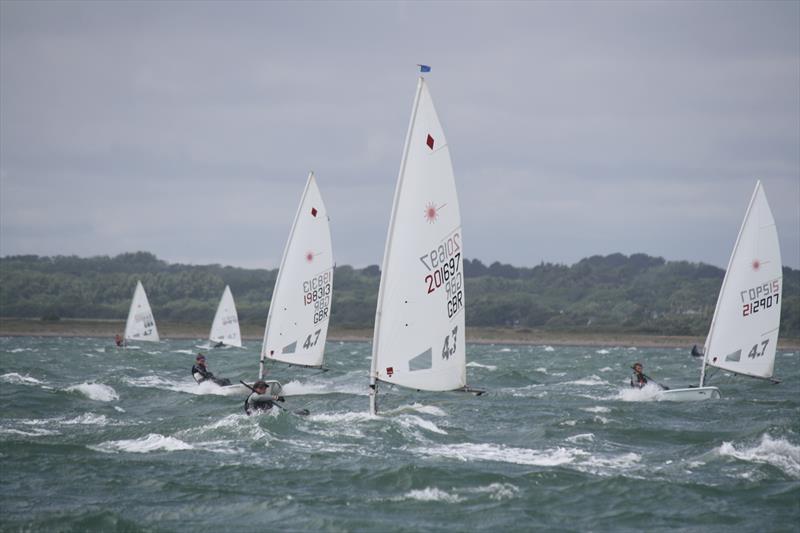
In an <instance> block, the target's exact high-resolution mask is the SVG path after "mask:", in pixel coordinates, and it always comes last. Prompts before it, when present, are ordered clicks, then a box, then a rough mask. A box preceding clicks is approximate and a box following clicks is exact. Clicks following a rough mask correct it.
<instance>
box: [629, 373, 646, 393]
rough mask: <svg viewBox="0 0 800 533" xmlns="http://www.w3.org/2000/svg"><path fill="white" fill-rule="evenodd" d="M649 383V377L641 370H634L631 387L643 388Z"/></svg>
mask: <svg viewBox="0 0 800 533" xmlns="http://www.w3.org/2000/svg"><path fill="white" fill-rule="evenodd" d="M645 385H647V378H646V377H644V374H642V373H641V372H634V373H633V375H632V376H631V387H633V388H639V389H641V388H642V387H644V386H645Z"/></svg>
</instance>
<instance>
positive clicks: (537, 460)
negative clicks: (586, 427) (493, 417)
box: [411, 443, 589, 466]
mask: <svg viewBox="0 0 800 533" xmlns="http://www.w3.org/2000/svg"><path fill="white" fill-rule="evenodd" d="M411 451H412V452H414V453H418V454H420V455H427V456H430V457H447V458H449V459H456V460H459V461H464V462H469V461H495V462H501V463H513V464H519V465H533V466H558V465H563V464H568V463H572V462H574V461H575V460H576V459H577V458H579V457H583V456H587V455H589V454H588V453H587V452H584V451H582V450H577V449H574V448H562V447H558V448H554V449H549V450H531V449H529V448H516V447H513V446H504V445H502V444H473V443H463V444H447V445H439V446H430V447H424V448H417V449H415V450H411Z"/></svg>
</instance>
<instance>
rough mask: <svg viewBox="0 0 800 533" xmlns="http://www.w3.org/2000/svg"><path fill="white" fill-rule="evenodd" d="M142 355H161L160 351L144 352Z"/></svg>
mask: <svg viewBox="0 0 800 533" xmlns="http://www.w3.org/2000/svg"><path fill="white" fill-rule="evenodd" d="M144 353H146V354H148V355H159V354H161V351H160V350H145V351H144Z"/></svg>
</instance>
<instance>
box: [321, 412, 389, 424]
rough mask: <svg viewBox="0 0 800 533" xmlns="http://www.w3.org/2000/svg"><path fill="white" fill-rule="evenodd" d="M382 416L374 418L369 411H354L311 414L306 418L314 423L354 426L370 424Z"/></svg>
mask: <svg viewBox="0 0 800 533" xmlns="http://www.w3.org/2000/svg"><path fill="white" fill-rule="evenodd" d="M380 418H381V417H380V415H378V416H372V415H371V414H369V413H368V412H367V411H352V412H347V413H322V414H311V415H309V416H307V417H306V419H307V420H313V421H314V422H323V423H326V424H340V423H347V424H352V423H354V422H369V421H370V420H378V419H380Z"/></svg>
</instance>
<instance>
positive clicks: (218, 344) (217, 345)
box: [214, 341, 225, 348]
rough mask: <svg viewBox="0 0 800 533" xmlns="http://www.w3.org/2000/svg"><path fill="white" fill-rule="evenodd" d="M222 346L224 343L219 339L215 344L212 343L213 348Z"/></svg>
mask: <svg viewBox="0 0 800 533" xmlns="http://www.w3.org/2000/svg"><path fill="white" fill-rule="evenodd" d="M223 346H225V343H224V342H222V341H219V342H218V343H217V344H215V345H214V348H222V347H223Z"/></svg>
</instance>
